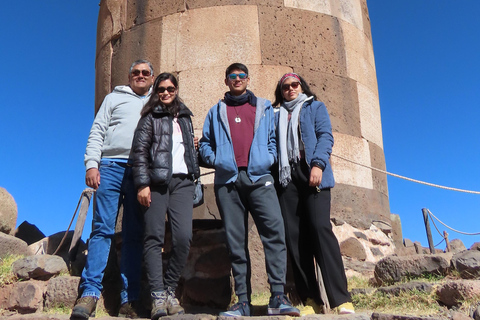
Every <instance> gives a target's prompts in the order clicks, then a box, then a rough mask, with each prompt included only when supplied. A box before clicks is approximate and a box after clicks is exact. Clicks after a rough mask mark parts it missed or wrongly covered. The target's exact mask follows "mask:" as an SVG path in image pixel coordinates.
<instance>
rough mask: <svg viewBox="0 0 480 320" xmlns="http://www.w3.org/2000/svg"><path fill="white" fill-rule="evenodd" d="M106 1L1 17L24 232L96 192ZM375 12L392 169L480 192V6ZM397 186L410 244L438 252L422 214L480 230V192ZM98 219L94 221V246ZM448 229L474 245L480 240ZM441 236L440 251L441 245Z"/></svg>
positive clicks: (25, 5) (466, 0)
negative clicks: (86, 158)
mask: <svg viewBox="0 0 480 320" xmlns="http://www.w3.org/2000/svg"><path fill="white" fill-rule="evenodd" d="M98 3H99V1H98V0H96V1H58V0H54V1H49V2H48V4H46V3H45V2H41V1H34V0H28V1H7V2H5V3H3V4H2V10H1V12H0V27H1V30H2V33H1V35H0V43H1V46H2V49H1V50H0V59H1V61H3V63H4V68H5V69H6V70H5V71H4V76H2V77H0V88H1V92H2V100H1V104H0V105H1V116H0V136H1V139H0V150H1V153H2V154H1V157H0V187H3V188H5V189H7V191H8V192H9V193H10V194H12V195H13V197H14V198H15V201H16V203H17V206H18V220H17V225H18V224H20V223H21V222H23V221H24V220H27V221H28V222H30V223H33V224H35V225H37V226H38V227H39V229H40V230H41V231H43V232H44V233H45V234H46V235H50V234H52V233H56V232H58V231H62V230H65V229H66V228H67V227H68V224H69V222H70V219H71V217H72V215H73V212H74V210H75V207H76V204H77V201H78V199H79V197H80V194H81V192H82V190H83V189H84V188H86V186H85V184H84V174H85V171H84V170H85V169H84V165H83V153H84V151H85V145H86V141H87V137H88V132H89V130H90V126H91V124H92V121H93V112H94V111H93V110H94V86H95V42H96V40H95V39H96V23H97V15H98V8H99V6H98ZM367 3H368V7H369V12H370V19H371V24H372V35H373V47H374V54H375V62H376V68H377V79H378V86H379V95H380V108H381V114H382V127H383V142H384V150H385V156H386V163H387V171H389V172H393V173H396V174H399V175H403V176H407V177H410V178H414V179H418V180H422V181H427V182H430V183H435V184H440V185H445V186H449V187H456V188H462V189H468V190H475V191H480V186H479V183H478V181H479V180H480V170H479V169H478V167H477V164H478V163H479V162H480V161H479V160H480V150H479V146H478V140H479V138H480V126H479V125H478V119H479V118H480V108H479V107H480V103H479V101H480V89H479V87H480V62H479V61H478V57H479V54H478V53H479V52H480V36H479V32H480V20H479V19H478V12H480V1H477V0H461V1H458V2H455V3H454V2H452V1H446V0H437V1H429V0H388V1H387V0H368V1H367ZM10 67H11V68H12V69H10ZM388 185H389V196H390V208H391V212H392V213H396V214H399V215H400V218H401V221H402V226H403V236H404V237H405V238H409V239H411V240H413V241H420V242H421V243H422V245H424V246H428V243H427V240H426V235H425V227H424V225H423V218H422V213H421V209H422V208H428V209H430V210H431V211H432V213H433V214H434V215H436V216H437V217H438V218H439V219H441V220H442V221H443V222H444V223H446V224H447V225H449V226H451V227H452V228H454V229H457V230H460V231H464V232H470V233H474V232H480V223H479V222H478V217H479V215H478V208H479V207H480V195H475V194H464V193H460V192H454V191H448V190H443V189H437V188H432V187H429V186H424V185H420V184H416V183H413V182H409V181H405V180H402V179H399V178H394V177H389V178H388ZM89 221H91V214H90V215H89V217H88V218H87V227H86V229H85V231H84V235H83V238H84V239H86V238H87V236H88V232H89V230H90V229H89V223H90V222H89ZM437 225H438V224H437ZM438 226H439V230H440V231H441V232H443V230H447V232H448V233H449V238H450V239H455V238H459V239H461V240H462V241H463V242H464V243H465V245H466V246H467V247H469V246H470V245H471V244H472V243H474V242H477V241H480V236H478V235H477V236H463V235H460V234H457V233H455V232H452V231H449V230H448V229H446V228H445V227H443V226H442V225H438ZM72 229H73V226H72ZM432 229H433V231H434V234H433V238H434V243H435V244H437V243H438V242H440V241H441V237H440V236H439V235H438V233H437V232H436V231H435V228H434V227H433V226H432ZM438 248H441V249H444V248H445V245H444V244H441V245H439V246H438Z"/></svg>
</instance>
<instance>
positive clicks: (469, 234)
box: [427, 209, 480, 236]
mask: <svg viewBox="0 0 480 320" xmlns="http://www.w3.org/2000/svg"><path fill="white" fill-rule="evenodd" d="M427 211H428V214H429V215H430V216H431V217H432V218H435V219H436V220H437V221H438V222H440V223H441V224H443V225H444V226H445V227H446V228H448V229H450V230H452V231H454V232H457V233H460V234H464V235H467V236H477V235H480V232H474V233H468V232H463V231H459V230H455V229H453V228H452V227H449V226H447V225H446V224H445V223H443V222H442V221H440V219H438V218H437V217H435V215H434V214H433V213H432V212H431V211H430V210H428V209H427ZM432 222H433V220H432ZM434 224H435V223H434ZM435 228H436V227H435ZM437 230H438V229H437Z"/></svg>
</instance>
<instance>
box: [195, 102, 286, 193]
mask: <svg viewBox="0 0 480 320" xmlns="http://www.w3.org/2000/svg"><path fill="white" fill-rule="evenodd" d="M256 108H257V110H256V115H255V127H254V134H253V140H252V145H251V147H250V154H249V156H248V167H247V175H248V177H249V178H250V180H252V181H253V182H256V181H257V180H258V179H260V178H261V177H263V176H265V175H267V174H270V167H271V166H272V165H273V164H274V163H275V162H276V161H277V146H276V139H275V122H274V121H275V119H274V114H273V107H272V104H271V102H270V101H268V100H266V99H263V98H257V107H256ZM199 151H200V155H201V157H202V159H203V161H204V162H205V163H206V164H207V165H209V166H212V167H214V168H215V180H214V183H215V184H227V183H231V182H235V181H236V180H237V177H238V167H237V163H236V161H235V154H234V151H233V144H232V137H231V136H230V126H229V124H228V118H227V105H226V104H225V103H224V102H223V101H222V100H220V101H219V102H218V103H217V104H216V105H214V106H213V107H212V108H211V109H210V110H209V111H208V114H207V117H206V118H205V122H204V124H203V135H202V138H201V139H200V143H199Z"/></svg>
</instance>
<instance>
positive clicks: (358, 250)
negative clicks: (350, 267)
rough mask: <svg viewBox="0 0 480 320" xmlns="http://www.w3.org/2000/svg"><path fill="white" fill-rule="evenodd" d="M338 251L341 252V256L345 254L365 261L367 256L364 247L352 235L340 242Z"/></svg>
mask: <svg viewBox="0 0 480 320" xmlns="http://www.w3.org/2000/svg"><path fill="white" fill-rule="evenodd" d="M340 252H341V253H342V256H347V257H349V258H354V259H357V260H360V261H365V259H366V258H367V255H366V253H365V248H364V247H363V245H362V244H361V243H360V241H358V240H357V239H355V238H353V237H351V238H348V239H347V240H345V241H342V243H340Z"/></svg>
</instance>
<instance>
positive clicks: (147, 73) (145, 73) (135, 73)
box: [132, 69, 152, 77]
mask: <svg viewBox="0 0 480 320" xmlns="http://www.w3.org/2000/svg"><path fill="white" fill-rule="evenodd" d="M140 73H142V76H144V77H149V76H150V75H151V74H152V73H151V72H150V70H141V71H140V70H138V69H134V70H132V76H134V77H137V76H139V75H140Z"/></svg>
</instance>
